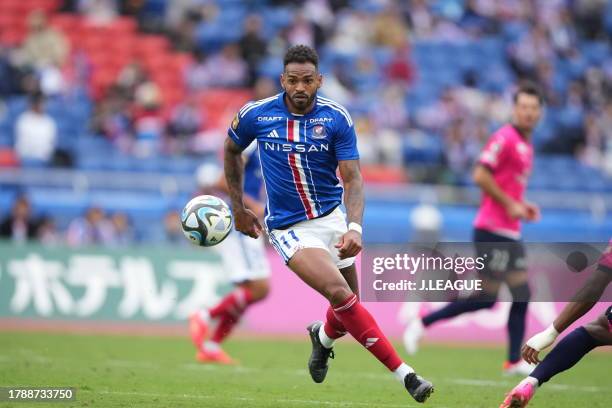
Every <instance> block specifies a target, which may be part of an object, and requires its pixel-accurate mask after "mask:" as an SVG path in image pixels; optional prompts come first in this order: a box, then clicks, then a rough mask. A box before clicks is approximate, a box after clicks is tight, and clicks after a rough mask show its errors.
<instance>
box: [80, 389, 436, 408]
mask: <svg viewBox="0 0 612 408" xmlns="http://www.w3.org/2000/svg"><path fill="white" fill-rule="evenodd" d="M84 392H91V393H98V394H105V395H131V396H139V397H147V398H185V399H207V400H208V399H211V398H217V397H216V396H212V395H193V394H160V393H149V392H135V391H108V390H103V391H89V390H87V391H84ZM221 398H222V399H226V400H233V401H241V402H245V401H246V402H257V399H255V398H249V397H221ZM274 401H275V402H278V403H282V404H305V405H314V406H322V405H332V406H335V407H338V406H340V407H371V406H372V404H373V403H369V402H349V401H320V400H306V399H288V398H281V399H275V400H274ZM376 406H377V407H386V408H410V407H416V406H415V405H406V404H402V405H398V404H384V403H383V404H381V403H378V402H376ZM438 408H446V407H438Z"/></svg>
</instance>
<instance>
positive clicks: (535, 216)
mask: <svg viewBox="0 0 612 408" xmlns="http://www.w3.org/2000/svg"><path fill="white" fill-rule="evenodd" d="M523 205H524V206H525V208H526V209H527V217H526V218H525V219H526V220H527V221H531V222H535V221H539V220H540V217H541V214H540V207H538V205H537V204H534V203H530V202H529V201H525V202H524V203H523Z"/></svg>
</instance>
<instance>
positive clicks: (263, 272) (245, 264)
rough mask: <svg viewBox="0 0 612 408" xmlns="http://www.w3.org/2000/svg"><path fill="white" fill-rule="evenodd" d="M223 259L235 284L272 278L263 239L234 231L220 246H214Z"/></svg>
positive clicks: (224, 266) (225, 267) (224, 265)
mask: <svg viewBox="0 0 612 408" xmlns="http://www.w3.org/2000/svg"><path fill="white" fill-rule="evenodd" d="M213 248H215V249H216V250H217V251H218V252H217V253H218V254H219V255H220V256H221V258H222V259H223V268H224V269H225V270H226V272H227V274H228V277H229V279H230V280H231V281H232V282H234V283H240V282H244V281H248V280H257V279H266V278H269V277H270V264H269V263H268V258H267V257H266V248H265V243H264V239H263V237H259V238H257V239H254V238H251V237H249V236H247V235H244V234H241V233H240V232H238V231H232V232H230V234H229V235H228V237H227V238H225V239H224V240H223V242H221V243H220V244H219V245H216V246H214V247H213Z"/></svg>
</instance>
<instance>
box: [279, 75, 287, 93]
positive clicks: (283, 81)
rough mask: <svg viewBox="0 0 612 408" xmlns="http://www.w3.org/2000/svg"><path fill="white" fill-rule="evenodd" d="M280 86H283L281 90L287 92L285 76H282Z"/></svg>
mask: <svg viewBox="0 0 612 408" xmlns="http://www.w3.org/2000/svg"><path fill="white" fill-rule="evenodd" d="M280 84H281V88H283V91H286V89H285V75H284V74H280Z"/></svg>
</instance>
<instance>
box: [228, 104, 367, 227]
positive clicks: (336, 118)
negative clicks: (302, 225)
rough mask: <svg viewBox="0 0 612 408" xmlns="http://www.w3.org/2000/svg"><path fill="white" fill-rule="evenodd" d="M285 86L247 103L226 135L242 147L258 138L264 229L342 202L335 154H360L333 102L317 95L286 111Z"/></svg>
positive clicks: (340, 110)
mask: <svg viewBox="0 0 612 408" xmlns="http://www.w3.org/2000/svg"><path fill="white" fill-rule="evenodd" d="M284 96H285V94H284V92H283V93H280V94H278V95H275V96H272V97H270V98H266V99H262V100H259V101H256V102H250V103H248V104H246V105H245V106H244V107H242V109H240V111H239V112H238V114H236V117H235V118H234V120H233V121H232V124H231V127H230V128H229V130H228V135H229V137H230V138H231V139H232V140H233V141H234V142H235V143H236V144H238V145H239V146H240V147H242V148H246V147H247V146H249V145H250V144H251V142H252V141H253V140H257V147H258V150H259V159H260V163H261V168H262V174H263V179H264V180H263V181H264V185H265V187H266V193H267V203H266V216H265V224H266V227H267V228H268V229H275V228H284V227H287V226H289V225H292V224H295V223H298V222H300V221H304V220H307V219H312V218H317V217H319V216H321V215H324V214H326V213H328V212H330V211H331V210H333V209H334V208H335V207H337V206H338V205H339V204H340V203H341V202H342V194H343V188H342V186H341V184H340V181H339V180H338V177H337V176H336V170H337V168H338V161H339V160H356V159H359V153H358V151H357V138H356V135H355V127H354V126H353V120H352V119H351V116H350V115H349V113H348V111H347V110H346V109H345V108H344V107H342V106H341V105H339V104H338V103H336V102H334V101H332V100H330V99H327V98H324V97H321V96H317V99H316V102H315V106H314V108H313V109H312V110H311V111H310V112H309V113H307V114H306V115H296V114H292V113H291V112H289V110H288V109H287V107H286V105H285V102H284Z"/></svg>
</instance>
